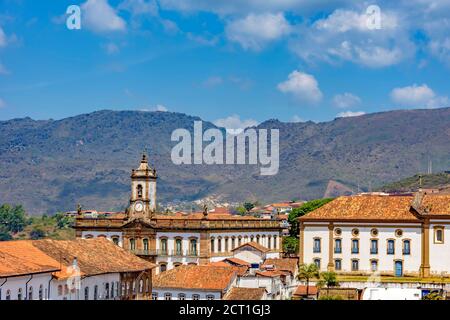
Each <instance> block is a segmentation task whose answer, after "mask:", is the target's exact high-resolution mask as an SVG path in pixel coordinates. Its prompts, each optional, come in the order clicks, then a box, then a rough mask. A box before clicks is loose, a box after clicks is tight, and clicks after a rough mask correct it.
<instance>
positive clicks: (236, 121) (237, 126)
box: [213, 114, 258, 133]
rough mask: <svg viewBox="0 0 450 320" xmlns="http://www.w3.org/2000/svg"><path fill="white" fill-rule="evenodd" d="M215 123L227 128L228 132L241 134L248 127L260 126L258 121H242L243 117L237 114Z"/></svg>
mask: <svg viewBox="0 0 450 320" xmlns="http://www.w3.org/2000/svg"><path fill="white" fill-rule="evenodd" d="M213 123H214V124H215V125H216V126H218V127H222V128H226V129H227V132H230V133H239V132H240V131H242V130H244V129H245V128H248V127H254V126H257V125H258V121H256V120H253V119H246V120H241V117H240V116H239V115H237V114H233V115H231V116H229V117H226V118H222V119H217V120H214V121H213Z"/></svg>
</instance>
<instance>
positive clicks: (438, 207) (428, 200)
mask: <svg viewBox="0 0 450 320" xmlns="http://www.w3.org/2000/svg"><path fill="white" fill-rule="evenodd" d="M421 207H422V208H423V209H424V210H425V212H426V214H428V215H450V194H425V195H424V197H423V199H422V203H421Z"/></svg>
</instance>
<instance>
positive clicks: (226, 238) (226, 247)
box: [225, 237, 229, 252]
mask: <svg viewBox="0 0 450 320" xmlns="http://www.w3.org/2000/svg"><path fill="white" fill-rule="evenodd" d="M228 251H229V249H228V237H225V252H228Z"/></svg>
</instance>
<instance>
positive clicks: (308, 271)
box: [297, 263, 320, 296]
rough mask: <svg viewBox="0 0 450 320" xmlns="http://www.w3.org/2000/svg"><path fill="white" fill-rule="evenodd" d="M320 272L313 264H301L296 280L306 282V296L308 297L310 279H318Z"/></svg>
mask: <svg viewBox="0 0 450 320" xmlns="http://www.w3.org/2000/svg"><path fill="white" fill-rule="evenodd" d="M319 278H320V271H319V268H318V267H317V265H316V264H315V263H310V264H302V265H300V267H299V269H298V276H297V279H298V280H300V281H303V280H305V281H306V296H308V295H309V281H310V280H311V279H319Z"/></svg>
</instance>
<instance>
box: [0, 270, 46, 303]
mask: <svg viewBox="0 0 450 320" xmlns="http://www.w3.org/2000/svg"><path fill="white" fill-rule="evenodd" d="M51 278H52V275H51V273H42V274H34V275H27V276H21V277H8V278H0V300H6V295H7V292H8V291H10V297H11V300H18V292H19V289H21V290H22V300H28V298H29V296H28V294H29V292H30V289H32V291H33V296H32V300H39V288H40V287H41V286H42V289H43V291H42V292H43V294H42V300H48V288H49V281H50V279H51ZM27 282H28V286H27ZM2 284H3V285H2Z"/></svg>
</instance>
